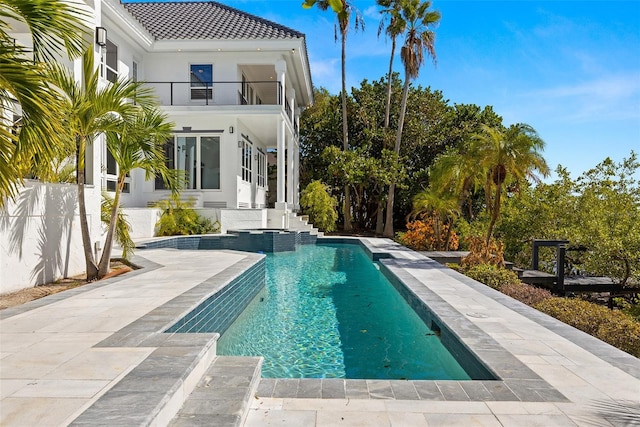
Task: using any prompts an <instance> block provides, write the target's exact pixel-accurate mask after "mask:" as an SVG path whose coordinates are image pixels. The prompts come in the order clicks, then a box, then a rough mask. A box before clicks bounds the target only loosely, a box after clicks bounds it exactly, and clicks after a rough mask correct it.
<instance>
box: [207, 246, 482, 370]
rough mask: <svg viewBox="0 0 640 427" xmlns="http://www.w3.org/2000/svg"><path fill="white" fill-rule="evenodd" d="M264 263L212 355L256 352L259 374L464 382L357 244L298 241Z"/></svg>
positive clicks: (431, 335)
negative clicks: (252, 292) (253, 290)
mask: <svg viewBox="0 0 640 427" xmlns="http://www.w3.org/2000/svg"><path fill="white" fill-rule="evenodd" d="M266 262H267V282H266V286H265V289H264V290H262V291H261V292H260V293H259V294H258V295H257V296H256V298H255V299H254V300H253V301H252V302H251V303H250V304H249V306H248V307H247V308H246V309H245V310H244V312H243V313H242V314H240V316H239V317H238V318H237V319H236V321H235V322H234V323H233V324H232V325H231V326H230V327H229V329H227V331H225V333H224V334H223V335H222V337H221V338H220V340H219V341H218V347H217V352H218V354H220V355H242V356H264V364H263V366H262V376H263V377H265V378H349V379H358V378H359V379H365V378H366V379H411V380H420V379H431V380H433V379H449V380H468V379H470V377H469V375H468V374H467V373H466V372H465V371H464V369H463V368H462V367H461V366H460V364H459V363H458V362H457V361H456V360H455V359H454V357H453V356H452V355H451V354H450V353H449V352H448V351H447V349H446V348H445V347H444V346H443V345H442V343H441V342H440V338H439V336H438V335H437V334H436V333H435V332H434V331H432V330H431V329H429V328H428V327H427V326H426V325H425V323H424V322H423V321H422V320H421V319H420V318H419V317H418V315H417V314H416V313H415V312H414V311H413V310H412V309H411V307H410V306H409V305H408V304H407V303H406V302H405V301H404V299H403V298H402V296H400V294H399V293H398V292H397V291H396V289H395V288H394V287H393V285H392V284H391V283H389V281H388V280H387V279H386V278H385V277H384V275H383V274H381V273H380V271H379V270H378V266H377V265H376V264H375V263H373V262H372V261H371V260H370V259H369V258H368V257H367V255H366V254H365V252H364V251H363V250H362V249H361V248H360V247H359V246H358V245H349V244H332V245H303V246H300V247H299V248H298V250H297V251H295V252H279V253H270V254H267V260H266Z"/></svg>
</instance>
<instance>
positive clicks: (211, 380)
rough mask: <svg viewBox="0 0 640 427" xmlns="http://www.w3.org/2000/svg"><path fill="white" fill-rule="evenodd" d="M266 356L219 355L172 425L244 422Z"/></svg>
mask: <svg viewBox="0 0 640 427" xmlns="http://www.w3.org/2000/svg"><path fill="white" fill-rule="evenodd" d="M262 360H263V359H262V357H236V356H218V357H217V358H216V360H214V361H213V363H212V364H211V365H210V367H209V369H208V370H207V372H206V373H205V374H204V375H203V376H202V378H201V379H200V381H199V382H198V384H197V385H196V388H195V389H194V390H193V392H192V393H191V395H190V396H189V397H188V398H187V400H186V401H185V402H184V404H183V405H182V409H180V411H179V412H178V414H177V415H176V416H175V417H174V418H173V420H172V421H171V423H170V424H169V426H170V427H187V426H189V427H192V426H220V427H227V426H229V427H231V426H234V427H235V426H242V425H243V424H244V421H245V419H246V417H247V413H248V412H249V408H250V406H251V400H252V399H253V398H254V396H255V393H256V390H257V388H258V383H259V382H260V374H261V370H262Z"/></svg>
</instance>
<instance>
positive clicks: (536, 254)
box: [531, 240, 539, 270]
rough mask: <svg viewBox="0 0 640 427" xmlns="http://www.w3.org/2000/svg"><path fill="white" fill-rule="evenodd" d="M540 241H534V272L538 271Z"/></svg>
mask: <svg viewBox="0 0 640 427" xmlns="http://www.w3.org/2000/svg"><path fill="white" fill-rule="evenodd" d="M538 250H539V247H538V241H537V240H534V241H533V256H532V263H531V269H532V270H537V269H538Z"/></svg>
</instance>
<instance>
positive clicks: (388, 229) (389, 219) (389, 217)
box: [383, 73, 410, 238]
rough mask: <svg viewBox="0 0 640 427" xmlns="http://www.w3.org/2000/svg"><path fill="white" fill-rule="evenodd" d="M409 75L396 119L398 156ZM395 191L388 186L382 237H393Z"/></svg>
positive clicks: (396, 150) (392, 186)
mask: <svg viewBox="0 0 640 427" xmlns="http://www.w3.org/2000/svg"><path fill="white" fill-rule="evenodd" d="M409 79H410V77H409V73H405V80H404V88H403V89H402V103H401V104H400V117H399V118H398V133H397V134H396V144H395V146H394V148H393V150H394V151H395V153H396V154H400V143H401V142H402V129H403V128H404V116H405V114H406V112H407V98H408V97H409ZM395 190H396V183H395V182H392V183H391V185H389V195H388V197H387V213H386V221H385V224H384V232H383V235H384V236H385V237H390V238H391V237H393V201H394V200H393V199H394V192H395Z"/></svg>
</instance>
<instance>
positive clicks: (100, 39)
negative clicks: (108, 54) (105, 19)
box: [96, 27, 107, 47]
mask: <svg viewBox="0 0 640 427" xmlns="http://www.w3.org/2000/svg"><path fill="white" fill-rule="evenodd" d="M96 44H97V45H98V46H102V47H105V46H106V45H107V29H106V28H104V27H96Z"/></svg>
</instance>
